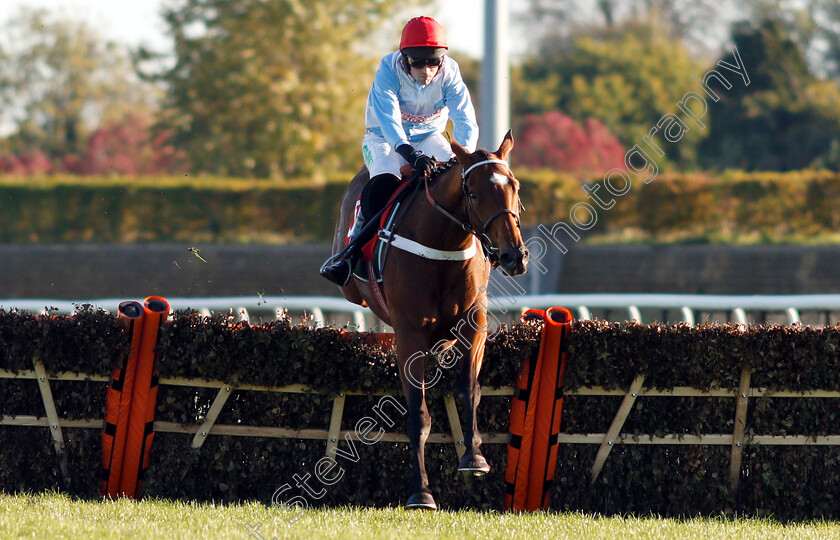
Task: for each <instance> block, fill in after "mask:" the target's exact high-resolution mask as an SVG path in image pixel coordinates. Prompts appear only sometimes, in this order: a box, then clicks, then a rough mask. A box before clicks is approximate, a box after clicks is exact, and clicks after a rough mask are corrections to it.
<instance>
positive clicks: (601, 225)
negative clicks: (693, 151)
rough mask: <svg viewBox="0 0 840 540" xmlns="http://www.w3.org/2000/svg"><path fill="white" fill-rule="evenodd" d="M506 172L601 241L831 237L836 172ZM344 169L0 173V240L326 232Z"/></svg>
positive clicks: (545, 215) (531, 220)
mask: <svg viewBox="0 0 840 540" xmlns="http://www.w3.org/2000/svg"><path fill="white" fill-rule="evenodd" d="M517 173H518V176H519V178H520V180H521V181H522V190H521V193H522V200H523V203H524V205H525V207H526V209H527V210H526V213H525V214H524V215H523V224H524V225H526V226H527V225H535V224H538V223H544V224H548V225H551V224H554V223H557V222H560V221H563V222H566V223H570V222H571V220H570V216H569V212H570V209H571V208H572V206H573V205H574V204H576V203H579V202H585V201H588V202H589V203H590V204H592V205H593V208H594V209H595V210H596V211H597V213H598V220H597V225H596V226H595V227H594V228H593V229H592V230H591V231H589V234H590V236H592V235H594V237H595V239H596V240H600V241H602V242H605V241H613V242H615V241H619V242H624V241H656V242H686V241H697V242H801V241H804V242H837V241H840V237H838V235H837V233H836V232H835V231H837V229H838V225H840V214H838V212H837V210H836V209H835V208H834V204H833V201H836V200H838V198H840V174H839V173H833V172H825V171H799V172H792V173H738V172H727V173H723V174H720V175H714V176H713V175H707V174H686V175H674V174H669V175H661V176H659V177H657V178H656V179H655V180H653V181H652V182H651V183H650V184H648V185H645V184H644V183H643V182H641V181H636V182H635V183H634V184H633V185H632V187H631V188H630V190H629V191H628V192H627V194H625V195H624V196H622V197H618V198H615V199H614V200H615V206H613V207H612V208H611V209H609V210H603V209H600V208H597V204H596V203H595V202H594V201H592V200H590V199H587V198H586V194H585V192H584V191H583V190H582V189H581V185H582V183H581V181H580V180H578V179H575V178H573V177H571V176H568V175H560V174H552V173H550V172H547V171H517ZM351 176H352V174H351V173H346V174H336V175H335V176H334V177H331V178H330V179H329V180H328V181H326V182H324V183H315V184H313V183H312V182H307V181H305V180H296V181H289V182H283V183H280V182H271V181H266V180H262V181H261V180H241V179H225V178H191V177H183V178H137V179H126V178H114V179H108V178H86V177H45V178H34V179H23V178H14V177H3V176H0V242H3V243H30V242H114V243H124V242H191V243H198V242H205V243H213V242H268V243H288V242H329V241H331V239H332V234H333V230H334V226H335V219H336V217H337V212H338V206H339V202H340V200H341V196H342V194H343V192H344V189H345V187H346V185H347V182H348V181H349V179H350V178H351ZM594 182H596V183H601V182H602V180H601V179H595V180H594ZM614 185H616V187H620V186H621V182H620V181H616V183H615V184H614ZM606 193H607V192H606V190H605V189H604V188H603V187H602V188H601V189H600V190H599V191H598V196H599V197H601V198H602V200H604V201H605V202H609V200H610V197H609V195H607V194H606ZM579 217H580V218H581V219H583V218H585V217H586V216H585V215H584V214H581V216H579Z"/></svg>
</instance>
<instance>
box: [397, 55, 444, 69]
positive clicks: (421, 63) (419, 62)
mask: <svg viewBox="0 0 840 540" xmlns="http://www.w3.org/2000/svg"><path fill="white" fill-rule="evenodd" d="M403 56H405V61H406V63H407V64H408V67H411V68H424V67H426V66H429V67H440V65H441V64H442V63H443V56H438V57H437V58H422V59H421V58H412V57H410V56H408V55H403Z"/></svg>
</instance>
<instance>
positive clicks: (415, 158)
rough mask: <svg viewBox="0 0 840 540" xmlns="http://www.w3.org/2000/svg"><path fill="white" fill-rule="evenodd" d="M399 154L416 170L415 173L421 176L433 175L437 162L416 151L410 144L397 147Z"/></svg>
mask: <svg viewBox="0 0 840 540" xmlns="http://www.w3.org/2000/svg"><path fill="white" fill-rule="evenodd" d="M397 153H399V154H400V155H401V156H402V157H404V158H405V160H406V161H407V162H408V164H409V165H411V168H413V169H414V172H417V173H421V174H431V172H432V171H433V170H434V168H435V160H433V159H432V158H430V157H429V156H427V155H426V154H424V153H423V152H421V151H420V150H415V149H414V147H413V146H411V145H410V144H403V145H400V146H398V147H397Z"/></svg>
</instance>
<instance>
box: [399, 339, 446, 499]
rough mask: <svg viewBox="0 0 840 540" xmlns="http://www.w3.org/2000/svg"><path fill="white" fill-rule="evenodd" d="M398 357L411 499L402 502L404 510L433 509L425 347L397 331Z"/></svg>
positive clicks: (430, 424)
mask: <svg viewBox="0 0 840 540" xmlns="http://www.w3.org/2000/svg"><path fill="white" fill-rule="evenodd" d="M395 337H396V342H397V356H398V360H399V366H400V380H401V381H402V387H403V393H404V394H405V399H406V404H407V406H408V421H407V425H406V431H407V433H408V438H409V440H410V441H411V458H412V459H411V461H412V470H411V480H410V486H411V496H409V498H408V500H407V501H406V503H405V506H406V508H422V509H430V510H433V509H436V508H437V504H435V499H434V497H432V492H431V490H430V489H429V477H428V475H427V474H426V462H425V448H426V440H427V439H428V438H429V432H430V431H431V427H432V417H431V416H430V415H429V409H428V408H427V407H426V395H425V390H424V383H423V366H424V365H425V356H426V350H427V347H426V348H424V347H425V344H424V342H423V340H418V339H406V338H405V337H404V336H401V333H400V332H395Z"/></svg>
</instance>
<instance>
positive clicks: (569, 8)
mask: <svg viewBox="0 0 840 540" xmlns="http://www.w3.org/2000/svg"><path fill="white" fill-rule="evenodd" d="M736 4H737V3H734V2H731V1H730V0H724V1H723V2H721V1H720V0H717V1H714V0H598V1H597V2H594V3H593V2H592V1H591V0H529V1H528V6H529V8H528V10H527V11H526V12H525V13H524V14H522V15H521V16H520V19H521V21H520V22H521V23H522V24H523V25H524V26H525V27H527V28H528V29H529V33H528V35H530V36H534V35H535V34H536V35H538V36H539V39H540V41H544V40H546V39H548V40H554V41H556V40H558V39H560V40H563V41H566V42H567V43H569V42H571V41H572V40H573V39H574V38H576V37H579V36H582V35H596V34H601V35H604V34H605V33H606V34H608V33H610V32H616V31H618V32H620V31H621V28H622V27H623V26H625V25H627V24H628V23H630V24H638V23H644V24H646V25H647V26H648V27H649V28H655V29H656V31H657V32H659V33H660V37H663V38H668V39H671V40H683V41H684V42H688V43H690V44H692V45H697V46H698V47H699V48H701V49H706V48H708V47H709V45H710V44H709V37H710V35H712V36H714V35H715V34H716V33H717V32H716V30H717V29H718V28H720V29H721V33H722V31H723V29H725V27H726V22H725V21H726V18H725V14H726V13H727V12H731V11H732V10H733V9H734V7H735V5H736Z"/></svg>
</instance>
